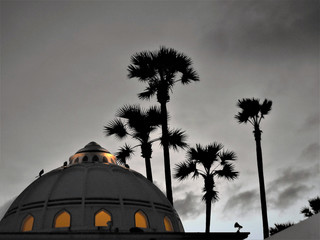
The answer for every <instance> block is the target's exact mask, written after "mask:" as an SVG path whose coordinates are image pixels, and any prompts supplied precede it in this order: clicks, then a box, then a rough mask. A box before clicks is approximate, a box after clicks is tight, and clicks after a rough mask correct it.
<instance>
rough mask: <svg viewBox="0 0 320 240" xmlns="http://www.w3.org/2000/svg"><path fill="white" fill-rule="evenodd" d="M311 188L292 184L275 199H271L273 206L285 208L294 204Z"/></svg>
mask: <svg viewBox="0 0 320 240" xmlns="http://www.w3.org/2000/svg"><path fill="white" fill-rule="evenodd" d="M309 190H310V188H309V187H307V186H305V185H303V184H301V185H291V186H289V187H287V188H285V189H284V190H283V191H281V193H280V194H279V195H278V196H277V197H276V199H275V200H273V201H271V203H273V204H272V205H273V206H272V207H274V208H278V209H285V208H287V207H290V206H291V205H293V204H294V203H295V202H296V201H297V200H299V199H300V197H301V196H303V194H304V193H306V192H308V191H309Z"/></svg>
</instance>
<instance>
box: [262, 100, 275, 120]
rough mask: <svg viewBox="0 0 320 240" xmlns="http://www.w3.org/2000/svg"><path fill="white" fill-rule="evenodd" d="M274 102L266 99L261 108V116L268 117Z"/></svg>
mask: <svg viewBox="0 0 320 240" xmlns="http://www.w3.org/2000/svg"><path fill="white" fill-rule="evenodd" d="M271 106H272V101H270V100H268V99H265V100H264V101H263V103H262V104H261V106H260V112H261V116H264V115H267V114H268V113H269V112H270V111H271Z"/></svg>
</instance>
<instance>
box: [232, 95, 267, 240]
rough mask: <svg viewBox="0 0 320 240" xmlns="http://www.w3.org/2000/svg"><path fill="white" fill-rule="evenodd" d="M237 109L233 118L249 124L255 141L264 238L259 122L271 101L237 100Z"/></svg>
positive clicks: (265, 210)
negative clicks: (239, 110)
mask: <svg viewBox="0 0 320 240" xmlns="http://www.w3.org/2000/svg"><path fill="white" fill-rule="evenodd" d="M237 106H238V107H240V108H241V110H242V111H241V112H238V114H237V115H236V116H235V118H236V119H237V120H238V122H239V123H248V122H249V123H250V124H252V125H253V127H254V131H253V133H254V138H255V141H256V152H257V163H258V164H257V165H258V175H259V184H260V200H261V210H262V222H263V236H264V238H267V237H269V227H268V215H267V202H266V192H265V186H264V177H263V162H262V150H261V133H262V131H261V130H260V123H261V120H262V119H263V118H264V116H265V115H267V114H268V113H269V112H270V110H271V106H272V101H270V100H267V99H265V100H264V101H263V103H262V104H260V100H259V99H255V98H252V99H250V98H245V99H242V100H238V104H237Z"/></svg>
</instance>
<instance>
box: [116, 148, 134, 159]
mask: <svg viewBox="0 0 320 240" xmlns="http://www.w3.org/2000/svg"><path fill="white" fill-rule="evenodd" d="M133 154H134V150H133V148H132V147H131V146H129V145H127V144H125V145H124V146H123V147H121V148H119V150H118V152H117V153H116V157H117V160H118V162H119V163H120V164H126V163H127V160H128V159H130V158H131V157H132V155H133Z"/></svg>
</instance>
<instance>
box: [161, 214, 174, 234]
mask: <svg viewBox="0 0 320 240" xmlns="http://www.w3.org/2000/svg"><path fill="white" fill-rule="evenodd" d="M163 223H164V227H165V229H166V231H167V232H173V227H172V222H171V220H170V218H168V217H167V216H165V217H164V219H163Z"/></svg>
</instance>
